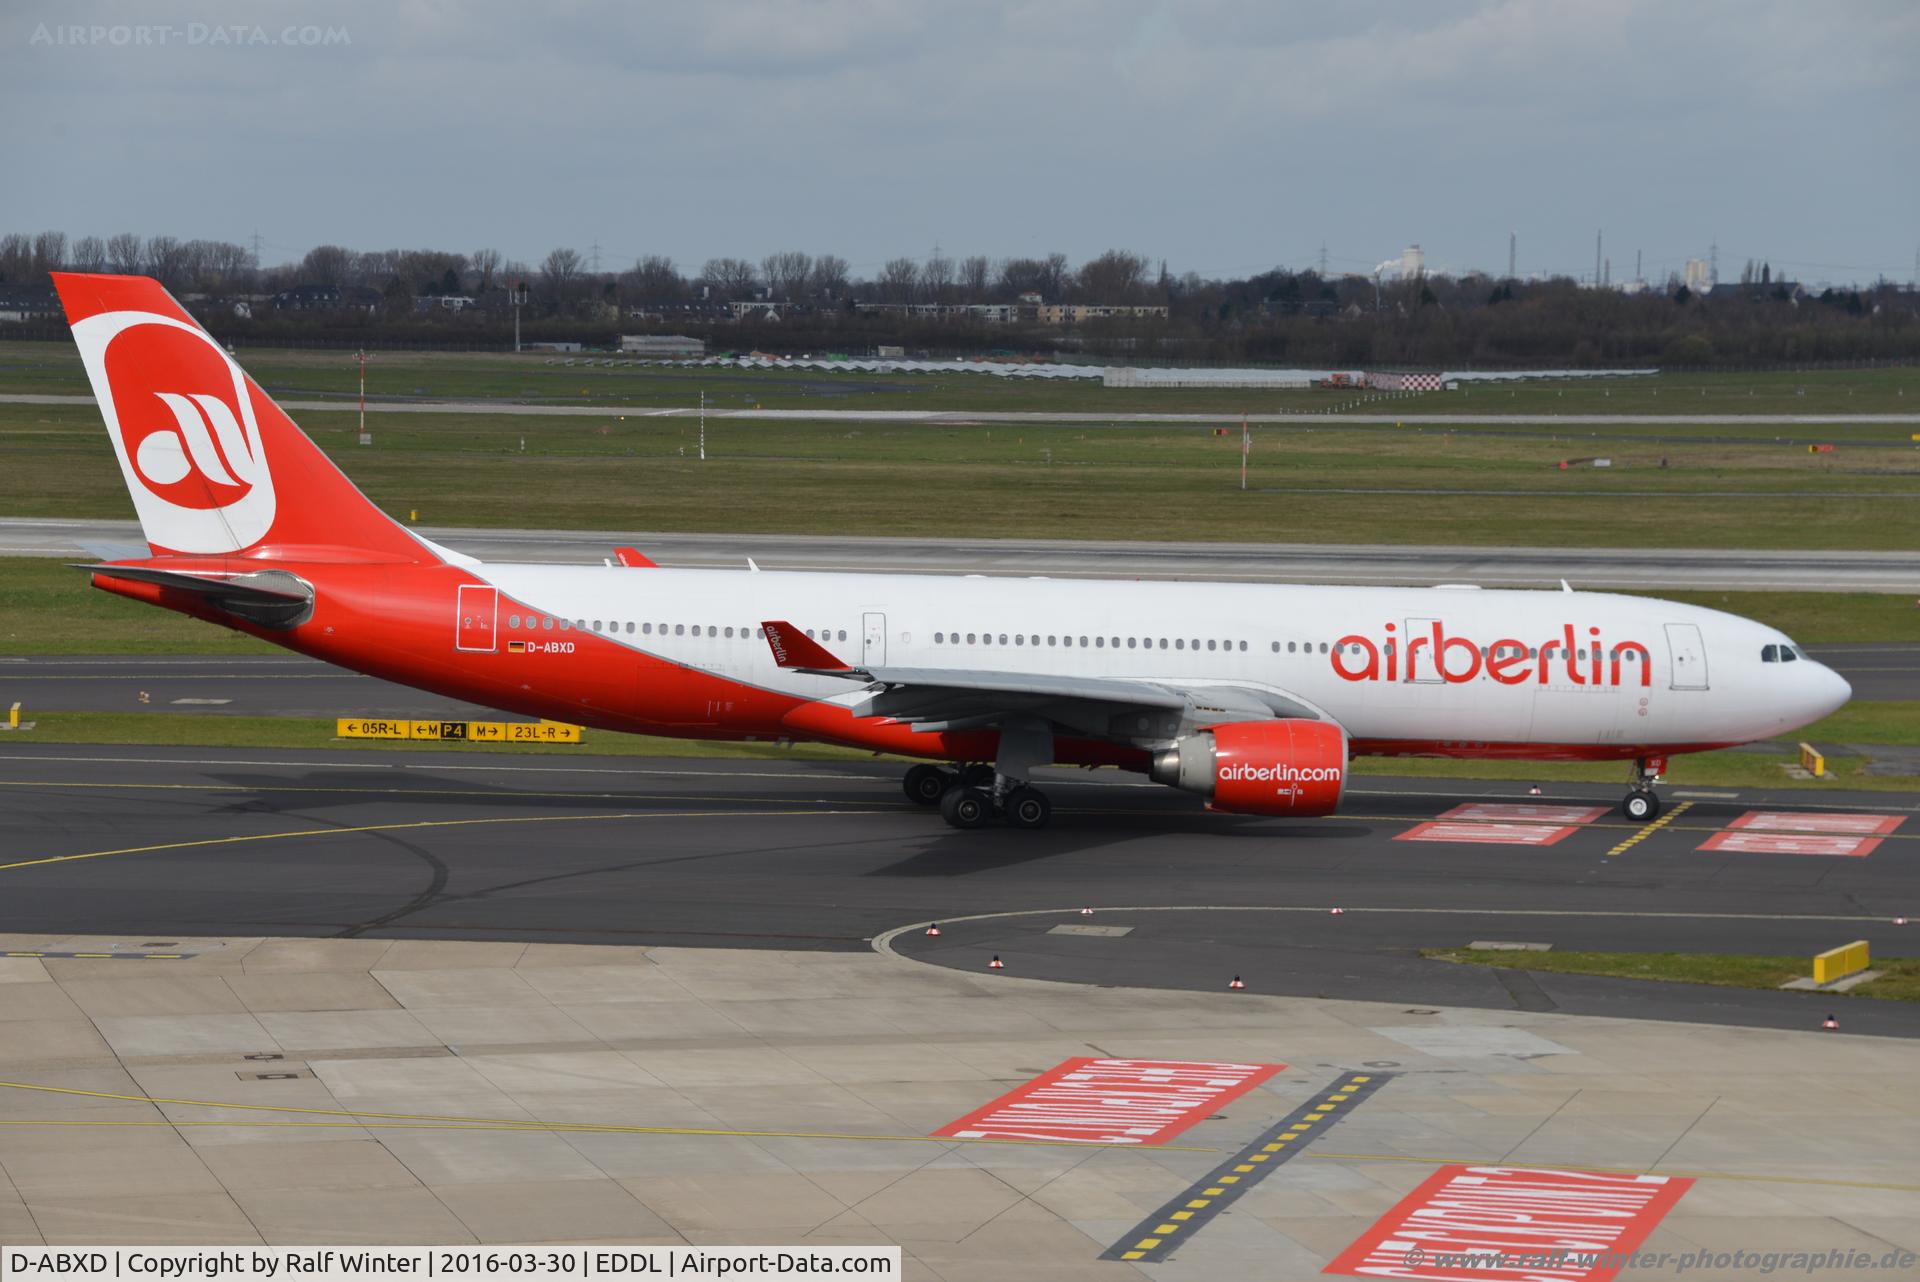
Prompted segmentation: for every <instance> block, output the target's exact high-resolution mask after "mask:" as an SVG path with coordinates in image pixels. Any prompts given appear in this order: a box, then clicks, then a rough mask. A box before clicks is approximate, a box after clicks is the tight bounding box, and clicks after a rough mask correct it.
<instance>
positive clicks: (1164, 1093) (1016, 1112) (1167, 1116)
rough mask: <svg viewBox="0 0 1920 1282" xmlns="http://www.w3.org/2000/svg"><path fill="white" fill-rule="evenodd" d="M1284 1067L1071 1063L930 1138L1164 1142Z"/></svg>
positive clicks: (1138, 1061)
mask: <svg viewBox="0 0 1920 1282" xmlns="http://www.w3.org/2000/svg"><path fill="white" fill-rule="evenodd" d="M1285 1068H1286V1065H1285V1064H1228V1063H1211V1062H1204V1061H1203V1062H1190V1061H1186V1060H1177V1059H1070V1060H1068V1061H1067V1062H1066V1063H1064V1064H1061V1065H1058V1066H1057V1067H1054V1068H1050V1069H1048V1070H1047V1071H1046V1072H1044V1073H1042V1074H1041V1075H1040V1076H1038V1077H1036V1078H1034V1079H1033V1080H1032V1081H1031V1082H1028V1083H1027V1084H1026V1085H1024V1086H1021V1087H1017V1088H1016V1089H1014V1090H1011V1091H1008V1092H1007V1093H1006V1094H1005V1095H1002V1096H1001V1097H1000V1098H999V1099H997V1100H995V1101H993V1103H991V1104H988V1105H986V1106H984V1107H982V1108H978V1109H975V1110H974V1111H973V1112H971V1113H968V1114H967V1115H966V1116H965V1117H963V1118H961V1119H960V1120H959V1121H957V1122H949V1123H948V1124H947V1125H945V1126H943V1127H941V1128H940V1129H939V1130H937V1131H935V1132H934V1134H935V1135H937V1136H944V1137H946V1138H948V1139H961V1140H978V1139H999V1140H1082V1141H1084V1142H1086V1143H1088V1144H1164V1143H1165V1142H1166V1141H1168V1140H1170V1139H1172V1138H1173V1137H1174V1136H1176V1135H1178V1134H1179V1133H1180V1132H1181V1131H1184V1130H1186V1129H1187V1128H1188V1127H1189V1126H1192V1125H1193V1124H1194V1123H1195V1122H1198V1121H1200V1120H1202V1119H1204V1118H1206V1117H1208V1116H1210V1115H1211V1114H1213V1113H1214V1112H1215V1111H1217V1110H1218V1109H1219V1108H1220V1106H1221V1105H1223V1104H1225V1103H1227V1102H1228V1101H1229V1100H1235V1099H1238V1098H1240V1096H1242V1095H1245V1094H1246V1093H1247V1092H1248V1091H1250V1090H1252V1089H1253V1088H1254V1087H1256V1086H1258V1085H1260V1083H1262V1082H1264V1081H1266V1080H1267V1079H1268V1078H1269V1077H1272V1076H1273V1075H1274V1074H1275V1073H1278V1072H1280V1071H1282V1070H1283V1069H1285Z"/></svg>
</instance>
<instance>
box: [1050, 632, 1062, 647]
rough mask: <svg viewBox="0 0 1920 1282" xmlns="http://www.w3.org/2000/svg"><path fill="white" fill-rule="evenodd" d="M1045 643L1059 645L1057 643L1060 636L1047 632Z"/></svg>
mask: <svg viewBox="0 0 1920 1282" xmlns="http://www.w3.org/2000/svg"><path fill="white" fill-rule="evenodd" d="M1047 644H1048V645H1050V646H1054V645H1059V644H1060V638H1059V637H1057V636H1054V635H1053V634H1052V633H1049V634H1048V635H1047Z"/></svg>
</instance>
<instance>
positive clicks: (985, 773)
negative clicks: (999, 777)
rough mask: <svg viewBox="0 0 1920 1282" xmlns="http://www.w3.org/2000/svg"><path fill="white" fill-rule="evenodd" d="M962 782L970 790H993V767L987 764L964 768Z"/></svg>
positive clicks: (961, 768)
mask: <svg viewBox="0 0 1920 1282" xmlns="http://www.w3.org/2000/svg"><path fill="white" fill-rule="evenodd" d="M960 782H961V783H963V784H965V785H966V786H967V787H969V788H981V789H986V788H991V787H993V767H992V766H989V765H985V764H975V765H971V766H962V767H960Z"/></svg>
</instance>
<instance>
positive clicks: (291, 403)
mask: <svg viewBox="0 0 1920 1282" xmlns="http://www.w3.org/2000/svg"><path fill="white" fill-rule="evenodd" d="M0 404H13V405H92V404H94V398H93V397H92V396H82V395H74V394H59V393H29V392H14V393H8V394H6V395H0ZM279 404H280V406H281V408H282V409H286V410H296V411H304V410H323V411H326V410H335V411H339V410H350V409H354V408H356V402H354V401H352V400H348V399H341V400H301V401H295V400H283V401H280V402H279ZM367 412H368V413H370V414H371V413H380V414H509V415H513V416H516V417H524V416H527V415H546V416H551V417H563V418H605V417H606V416H607V415H609V414H632V415H636V416H639V417H644V418H697V417H700V416H702V415H704V416H705V417H707V418H716V419H719V418H732V419H763V420H772V421H782V420H784V421H788V422H810V421H819V422H835V423H840V422H868V423H1107V424H1116V423H1220V422H1225V421H1227V420H1232V421H1234V422H1238V421H1239V420H1240V418H1241V417H1242V416H1241V415H1239V414H1237V413H1232V412H1226V411H1221V412H1215V413H1212V414H1175V413H1129V414H1113V413H1104V412H1095V413H1082V412H1073V411H1045V410H855V409H819V410H813V409H806V410H796V409H779V410H763V409H717V408H714V407H712V406H709V407H708V408H706V409H705V410H701V409H698V408H695V407H689V406H647V405H619V404H611V405H529V404H524V403H521V402H518V401H368V402H367ZM1329 417H1333V418H1338V419H1339V420H1340V421H1341V422H1343V423H1365V424H1373V425H1379V424H1383V423H1401V422H1407V421H1413V420H1417V421H1418V422H1420V423H1438V424H1462V425H1464V424H1471V423H1486V422H1488V421H1490V420H1491V421H1494V422H1499V421H1502V420H1505V421H1510V422H1526V423H1549V424H1555V425H1560V426H1566V427H1622V426H1628V425H1632V424H1647V425H1650V426H1685V425H1689V424H1692V425H1698V426H1732V425H1736V424H1765V425H1768V426H1790V425H1794V424H1804V425H1809V426H1811V425H1820V426H1835V427H1845V426H1847V425H1849V424H1860V425H1862V426H1865V425H1870V424H1885V423H1920V414H1534V413H1527V414H1525V415H1510V414H1497V413H1496V414H1421V413H1417V412H1406V411H1403V412H1401V413H1398V414H1353V413H1345V412H1342V413H1339V414H1332V413H1331V412H1330V411H1328V412H1323V413H1319V414H1308V413H1296V414H1248V415H1246V416H1245V418H1246V420H1247V421H1248V422H1250V423H1301V422H1303V421H1311V420H1313V419H1316V418H1319V419H1325V418H1329Z"/></svg>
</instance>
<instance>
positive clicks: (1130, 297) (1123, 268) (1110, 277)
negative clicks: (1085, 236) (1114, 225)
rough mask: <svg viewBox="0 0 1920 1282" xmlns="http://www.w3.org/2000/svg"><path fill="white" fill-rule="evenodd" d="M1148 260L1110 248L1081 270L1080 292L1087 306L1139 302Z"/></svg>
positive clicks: (1143, 289) (1142, 291) (1143, 287)
mask: <svg viewBox="0 0 1920 1282" xmlns="http://www.w3.org/2000/svg"><path fill="white" fill-rule="evenodd" d="M1146 278H1147V260H1146V259H1145V258H1143V257H1141V256H1140V255H1139V254H1130V253H1128V252H1127V251H1126V250H1124V249H1109V250H1108V251H1107V252H1106V253H1104V254H1102V255H1100V257H1098V258H1096V259H1094V260H1093V261H1092V262H1089V263H1087V264H1085V265H1084V266H1082V267H1081V268H1080V292H1081V294H1083V295H1085V297H1086V300H1087V301H1088V302H1090V303H1132V302H1138V301H1139V299H1140V297H1141V295H1142V294H1143V293H1144V292H1145V284H1146Z"/></svg>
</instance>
